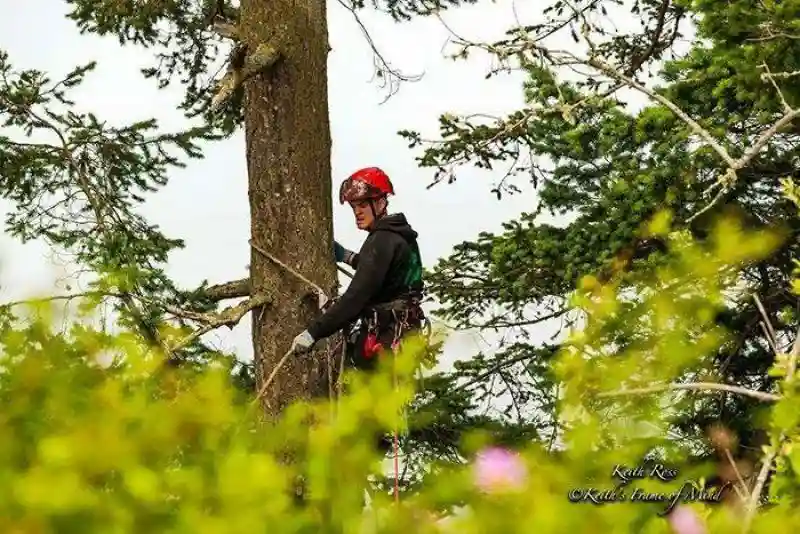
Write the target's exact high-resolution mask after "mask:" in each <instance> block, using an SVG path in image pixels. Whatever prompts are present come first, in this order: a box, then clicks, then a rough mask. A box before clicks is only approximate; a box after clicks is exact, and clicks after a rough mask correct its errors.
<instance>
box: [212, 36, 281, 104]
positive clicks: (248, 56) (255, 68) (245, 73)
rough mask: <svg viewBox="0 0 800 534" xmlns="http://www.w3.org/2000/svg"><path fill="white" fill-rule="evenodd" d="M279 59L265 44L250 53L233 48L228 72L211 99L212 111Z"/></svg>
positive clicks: (278, 53)
mask: <svg viewBox="0 0 800 534" xmlns="http://www.w3.org/2000/svg"><path fill="white" fill-rule="evenodd" d="M280 58H281V54H280V52H278V50H277V49H276V48H275V47H273V46H271V45H268V44H266V43H261V44H259V45H258V46H257V47H256V49H255V50H254V51H253V52H252V53H248V52H247V47H245V46H237V47H235V48H234V49H233V51H232V52H231V57H230V59H229V61H228V71H227V72H226V73H225V76H223V77H222V80H220V83H219V88H218V89H217V94H215V95H214V98H212V99H211V109H212V111H216V110H217V109H219V108H220V107H221V106H222V105H223V104H225V102H228V101H229V100H231V97H233V95H234V93H236V92H237V91H240V90H241V89H242V85H243V84H244V82H245V81H247V80H248V79H250V78H252V77H253V76H256V75H258V74H261V73H262V72H266V71H267V70H269V69H270V68H272V67H273V66H274V65H275V64H276V63H277V62H278V61H279V60H280Z"/></svg>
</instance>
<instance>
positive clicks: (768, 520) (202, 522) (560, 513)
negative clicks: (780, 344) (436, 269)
mask: <svg viewBox="0 0 800 534" xmlns="http://www.w3.org/2000/svg"><path fill="white" fill-rule="evenodd" d="M665 239H666V240H667V241H668V242H669V252H668V254H667V255H666V256H665V260H664V261H663V262H662V264H661V265H660V266H659V267H657V268H652V269H650V270H649V271H648V272H647V273H646V274H644V273H643V274H642V275H641V276H640V277H638V278H637V280H636V281H633V282H631V284H632V285H633V286H635V287H637V288H638V289H639V290H640V291H639V292H638V293H637V294H638V295H641V297H640V298H634V299H631V298H630V294H629V293H626V292H625V291H621V287H620V286H619V284H618V283H617V282H616V281H614V282H611V283H609V284H602V283H600V282H599V281H598V280H597V279H591V278H588V279H586V280H584V281H583V283H582V284H581V288H580V289H579V290H578V291H577V292H576V293H575V294H574V297H573V299H572V302H573V303H574V306H575V309H576V311H580V313H582V314H584V317H585V319H586V325H587V326H586V328H584V329H582V330H575V331H574V333H573V335H572V336H571V337H570V339H569V341H568V342H567V343H566V344H565V345H564V347H563V348H562V350H561V351H560V352H559V354H558V356H557V360H556V362H557V363H556V365H555V367H553V368H552V370H553V372H554V376H555V377H557V380H559V381H560V382H561V384H562V385H563V389H562V392H563V394H562V395H561V397H560V400H559V411H560V412H561V413H562V416H563V421H564V424H565V426H566V430H565V432H564V433H562V434H561V435H560V437H559V439H558V441H559V446H558V448H559V449H560V451H559V452H558V453H556V454H553V453H552V452H548V451H547V450H546V449H545V448H543V447H541V446H540V445H538V444H536V443H535V442H530V441H528V442H527V444H526V446H525V447H520V449H519V450H520V453H521V457H520V458H521V459H522V460H523V461H524V466H512V467H514V469H517V472H516V474H514V476H511V473H508V472H507V470H508V466H506V467H503V466H501V465H499V464H497V463H495V464H490V463H487V460H482V459H481V457H479V456H476V453H477V452H479V451H481V450H485V449H484V448H485V446H486V445H487V444H488V443H491V442H492V441H493V440H492V439H491V438H488V439H487V436H486V435H485V434H481V433H477V434H475V433H472V434H470V435H467V436H465V438H464V439H462V440H461V442H460V448H461V454H460V458H459V460H460V461H459V462H458V463H457V464H450V465H447V464H443V463H438V464H433V465H431V466H430V467H429V470H428V472H427V474H426V481H425V484H423V485H422V486H421V487H420V488H419V489H418V491H416V492H414V493H413V494H412V493H405V492H404V493H403V494H402V496H401V501H400V504H399V505H397V504H394V503H393V502H392V497H391V495H387V494H384V493H382V492H378V491H375V490H372V497H373V502H372V505H371V508H370V509H368V510H364V508H363V496H364V489H365V487H367V486H368V485H369V484H368V482H367V481H368V479H369V478H371V477H372V478H374V477H378V476H380V475H381V473H382V469H381V467H380V462H378V461H377V460H379V458H378V457H377V455H375V454H374V452H373V451H372V448H371V447H372V439H371V437H370V436H372V435H373V432H391V431H392V430H393V429H395V428H399V429H400V431H401V432H403V431H404V430H405V429H406V427H405V425H403V422H402V421H403V420H402V418H400V417H399V411H400V409H401V407H402V406H403V405H405V404H406V403H407V402H408V401H410V400H411V399H412V395H413V388H412V386H413V384H414V381H413V380H412V376H413V370H414V368H415V367H416V365H417V360H418V358H419V357H420V354H421V353H420V349H421V348H422V346H421V345H419V344H418V343H417V342H416V341H415V340H413V339H409V340H407V341H406V344H405V345H404V347H405V348H404V350H403V351H402V352H401V354H399V355H398V357H397V358H396V359H395V360H391V359H385V360H384V366H383V367H382V369H381V371H380V372H379V373H377V374H375V375H373V376H370V377H367V376H363V375H357V374H351V375H348V376H347V378H346V380H347V383H348V385H347V387H346V388H345V391H346V393H345V394H344V395H343V396H342V397H341V398H340V399H339V400H338V401H336V402H334V403H329V402H328V401H319V402H315V403H312V404H308V403H302V404H296V405H293V406H292V407H290V409H288V410H287V411H286V412H285V413H284V414H283V415H282V416H281V417H280V418H279V419H277V420H271V421H264V420H261V418H260V413H261V410H260V408H259V407H258V406H257V405H253V399H252V397H251V396H250V395H249V394H247V395H245V394H242V393H241V392H240V391H237V390H236V389H234V388H233V387H232V386H231V384H230V381H229V378H228V374H229V369H228V368H227V367H226V366H224V365H222V366H211V367H207V368H205V369H204V370H202V371H199V372H189V371H188V370H187V369H174V368H171V367H164V366H163V365H162V362H163V356H162V355H160V354H159V352H158V351H154V350H153V348H152V347H151V346H148V345H143V344H142V343H141V341H140V339H139V337H138V336H136V335H131V334H130V333H128V332H121V333H118V334H115V335H109V334H107V333H103V332H97V331H94V330H93V329H92V328H91V327H88V326H86V324H85V322H84V318H81V317H72V318H69V319H70V320H69V321H68V322H67V323H66V324H68V326H67V327H66V329H64V330H62V331H60V332H58V331H55V330H54V329H53V328H52V327H51V326H50V325H51V324H56V322H55V321H54V319H55V317H53V316H52V314H51V312H50V310H49V308H47V307H46V306H35V307H32V308H31V309H30V310H29V313H28V315H27V316H25V317H12V316H10V315H8V314H6V315H4V316H3V318H4V320H3V322H2V325H0V350H1V351H2V352H1V354H2V365H3V372H2V373H1V374H0V397H2V401H3V405H4V410H3V413H2V416H1V417H0V432H2V434H3V439H2V443H3V445H2V448H3V454H2V455H0V476H1V477H2V479H3V481H4V483H3V484H0V491H1V492H2V493H3V498H2V499H0V509H1V510H2V513H0V518H2V519H0V524H1V525H2V528H3V530H4V531H9V532H12V531H38V532H42V531H58V532H72V531H76V532H77V531H80V532H120V533H122V532H141V531H143V530H147V531H162V532H174V533H181V532H198V531H199V532H217V531H225V532H267V531H269V532H275V531H279V532H287V533H291V532H298V533H300V532H374V533H378V532H380V533H391V532H397V533H400V532H409V531H414V532H488V531H499V532H512V533H513V532H545V533H546V532H553V533H555V532H564V531H565V530H566V529H569V530H570V531H573V530H574V531H579V532H580V531H585V532H590V531H591V532H598V531H602V532H652V533H658V532H667V531H668V527H667V523H666V521H665V520H664V517H663V513H664V512H665V511H667V510H668V509H673V508H675V507H676V506H678V505H680V504H686V502H684V501H693V500H694V501H697V499H693V498H692V497H691V496H690V494H691V487H693V486H691V484H692V482H694V483H696V484H698V485H699V486H697V488H699V487H701V486H702V485H703V484H704V482H703V480H705V481H707V484H709V485H707V486H706V488H707V490H708V491H709V492H711V491H712V489H713V487H717V488H719V487H720V486H725V488H726V489H725V492H726V493H723V494H722V495H724V496H725V502H726V503H727V504H720V503H715V502H711V501H710V499H711V497H709V499H708V502H706V503H705V504H704V503H701V502H691V503H690V506H692V507H693V508H694V509H695V510H697V511H698V512H699V513H700V514H701V515H703V516H707V521H708V524H709V526H710V527H711V528H710V530H709V532H728V531H730V529H731V528H733V527H735V526H737V525H739V524H740V523H741V519H740V518H739V517H737V515H736V512H735V509H734V508H733V507H732V505H731V503H730V499H731V498H732V496H733V495H734V492H733V490H732V489H731V486H730V484H727V485H726V484H725V482H726V480H725V479H724V478H723V479H721V480H720V479H719V478H718V479H717V480H716V481H715V482H712V478H713V476H714V473H715V471H716V469H715V465H714V464H713V463H702V464H687V463H686V458H687V456H688V454H689V452H690V449H691V448H692V447H693V446H708V444H707V443H706V444H704V443H692V442H691V441H690V440H689V441H684V440H675V439H670V438H668V437H667V436H666V435H665V434H666V432H665V431H666V429H667V428H668V427H669V424H670V421H671V419H672V418H674V417H675V416H676V415H677V414H679V413H680V412H681V411H682V410H683V409H685V408H684V407H685V406H690V405H692V404H694V403H698V402H702V401H703V395H701V394H699V393H698V392H680V391H671V392H670V391H667V392H662V393H660V394H659V393H658V392H651V393H649V394H646V395H641V394H639V395H636V394H635V393H628V394H622V395H621V396H611V397H609V396H608V393H609V392H611V390H617V389H618V388H619V387H620V386H624V387H625V388H634V387H637V386H639V385H642V384H646V385H648V386H652V385H653V384H654V383H655V384H668V383H670V382H673V381H674V380H676V379H677V378H678V377H680V376H685V375H686V374H687V373H688V374H693V375H694V376H700V375H702V373H703V372H706V371H708V370H709V361H710V360H709V358H710V357H712V356H713V355H714V353H715V351H716V350H717V348H718V346H719V345H720V344H721V343H723V342H724V339H725V337H726V336H727V335H728V334H729V333H728V332H726V331H725V329H723V328H721V327H719V326H718V325H716V324H715V322H714V320H713V319H714V314H715V311H716V310H717V309H719V307H720V305H721V304H722V303H723V302H724V301H725V300H726V299H727V298H729V297H728V295H729V294H730V292H731V290H732V289H733V288H732V286H731V283H732V282H734V281H735V280H736V276H735V275H736V273H737V272H738V271H740V270H741V269H742V268H743V267H744V266H746V265H747V264H749V263H752V262H754V261H759V260H760V259H761V258H763V257H765V256H767V255H768V254H769V253H770V251H771V249H773V248H774V247H775V246H776V245H777V244H778V238H777V236H775V235H773V234H769V233H748V232H743V231H742V228H741V227H740V226H738V225H737V224H735V221H730V220H729V221H723V223H722V224H720V225H718V226H717V227H716V229H715V231H714V233H713V239H712V243H713V245H702V244H698V243H697V242H696V241H694V240H692V239H691V238H690V237H689V236H687V235H686V233H685V232H675V233H672V234H669V235H667V236H665ZM699 260H702V261H699ZM57 322H58V323H61V324H64V322H63V321H57ZM174 335H177V333H174V332H173V333H170V332H166V331H165V332H164V336H165V338H167V339H168V338H170V337H172V336H174ZM392 361H394V365H386V364H388V363H390V362H392ZM791 361H792V360H791V359H790V358H788V357H787V355H780V354H779V355H778V357H777V358H776V360H775V362H774V370H775V375H776V376H777V377H779V380H780V381H781V387H780V388H779V393H780V395H782V399H781V400H780V401H779V402H777V403H775V404H774V405H773V406H772V407H771V408H770V413H771V418H770V424H769V433H770V436H771V440H772V445H771V447H772V448H773V449H774V450H775V451H776V452H777V456H778V466H779V468H778V473H777V475H776V476H775V478H774V482H773V484H772V485H771V486H770V492H771V495H770V502H771V506H770V507H769V508H766V509H764V510H763V511H762V512H760V513H759V514H758V516H757V517H756V519H755V522H754V523H753V528H752V530H750V531H751V532H773V531H775V530H776V529H781V530H780V531H791V529H792V527H796V526H798V524H797V517H796V514H795V513H794V509H795V506H796V502H795V501H796V498H797V492H796V488H797V487H798V484H800V474H798V472H797V471H796V463H797V462H796V458H795V456H796V454H795V452H794V451H796V446H797V445H798V444H800V441H799V440H800V434H798V431H800V427H799V426H798V420H797V417H796V414H797V413H798V411H799V410H798V408H800V398H798V396H797V395H798V391H797V387H796V384H797V381H796V378H794V370H793V368H792V365H793V364H790V362H791ZM705 393H706V394H707V395H708V396H711V397H713V396H715V395H719V393H714V392H705ZM602 394H605V395H606V396H603V395H602ZM732 452H733V454H736V450H735V448H734V449H733V450H732ZM645 460H646V461H648V462H651V463H650V464H648V465H650V466H651V467H650V468H651V469H652V465H653V464H652V462H661V463H664V464H665V465H666V466H667V467H669V468H671V469H677V470H678V472H677V475H675V476H674V477H672V478H671V480H668V481H658V480H653V479H652V478H644V479H636V480H633V481H631V482H630V483H628V484H627V485H625V486H624V487H623V488H621V489H622V491H623V492H625V494H626V495H627V497H626V498H625V499H624V501H625V502H614V503H612V502H606V503H605V505H603V506H598V505H594V504H591V503H590V502H588V501H586V500H585V501H582V502H570V498H569V497H568V496H569V495H572V496H573V497H572V499H573V500H576V499H577V500H581V499H579V497H580V495H583V494H578V493H576V491H577V490H580V489H581V488H583V489H584V490H586V489H587V488H595V489H597V490H598V491H601V490H606V489H610V490H613V489H614V488H615V486H616V485H617V484H618V483H619V480H615V478H614V476H612V475H613V473H614V468H615V466H617V465H627V466H630V467H634V466H636V465H639V464H641V463H642V462H643V461H645ZM487 469H488V470H489V471H490V473H489V474H491V473H493V474H494V475H495V476H496V477H498V478H499V479H501V480H502V479H505V481H506V483H505V485H500V484H499V483H498V482H495V483H492V482H491V481H487V480H485V479H486V475H487V473H486V470H487ZM298 479H302V481H303V482H302V485H301V487H303V488H305V491H304V493H303V500H302V501H301V502H298V501H297V499H296V498H294V496H293V495H294V493H295V490H296V487H297V481H298ZM636 488H638V491H639V492H648V493H650V494H651V495H658V494H661V495H664V496H665V498H667V499H670V500H667V501H662V502H653V501H652V500H651V502H642V501H640V502H633V501H634V500H635V498H634V497H633V494H634V492H635V491H637V490H636ZM681 488H683V489H682V490H681ZM617 489H619V488H617ZM681 491H682V493H681ZM675 492H678V493H677V495H679V497H678V498H677V501H676V502H675V503H672V500H671V498H670V495H671V494H674V493H675ZM709 495H711V496H712V497H713V495H714V494H713V492H712V493H709ZM532 497H533V498H532ZM454 507H466V508H467V509H468V513H467V514H466V515H461V516H458V517H451V518H449V519H448V523H446V524H445V523H444V522H441V521H439V522H437V520H439V519H440V518H441V514H442V513H445V514H447V512H448V511H450V510H452V509H454Z"/></svg>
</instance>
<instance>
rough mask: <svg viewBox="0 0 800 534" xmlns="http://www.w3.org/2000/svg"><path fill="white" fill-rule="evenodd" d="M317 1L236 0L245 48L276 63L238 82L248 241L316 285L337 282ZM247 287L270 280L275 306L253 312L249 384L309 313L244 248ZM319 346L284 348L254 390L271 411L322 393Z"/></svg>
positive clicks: (310, 296) (308, 295)
mask: <svg viewBox="0 0 800 534" xmlns="http://www.w3.org/2000/svg"><path fill="white" fill-rule="evenodd" d="M326 16H327V14H326V9H325V0H242V2H241V9H240V21H241V22H240V26H241V31H242V42H243V43H245V44H246V45H247V48H248V50H255V49H256V48H257V47H258V46H259V45H264V44H267V45H269V46H272V47H274V49H275V50H276V51H277V52H278V53H279V54H280V56H281V57H280V59H279V61H278V62H277V63H276V64H275V65H274V66H273V67H272V68H271V69H269V70H267V71H266V72H264V73H261V74H257V75H255V76H253V77H251V78H249V79H248V80H246V81H245V83H244V88H245V102H244V111H245V139H246V144H247V166H248V175H249V183H248V185H249V198H250V216H251V223H250V224H251V238H252V240H253V243H254V244H255V245H257V246H259V247H261V248H263V249H265V250H266V251H268V252H269V253H271V254H272V255H274V256H275V257H276V258H277V259H279V260H280V261H282V262H283V263H285V264H286V265H288V266H290V267H292V268H293V269H295V270H296V271H297V272H299V273H300V274H302V275H303V276H305V277H306V278H308V279H309V280H311V281H313V282H314V283H315V284H317V285H319V286H320V287H322V288H323V289H324V290H325V291H326V293H328V295H329V296H330V293H329V292H330V290H331V289H332V288H333V287H334V285H335V283H336V268H335V264H334V261H333V252H332V251H333V247H332V240H333V221H332V218H333V215H332V205H331V204H332V203H331V176H330V174H331V168H330V152H331V139H330V126H329V122H328V86H327V56H328V29H327V21H326ZM250 280H251V284H252V286H251V288H252V291H253V293H254V294H255V293H257V292H259V291H260V290H262V289H267V288H274V291H275V293H274V294H275V295H277V296H278V299H277V302H276V303H275V305H274V306H271V307H270V308H268V309H265V310H264V311H263V313H262V312H261V311H260V310H258V309H256V310H254V312H253V317H252V319H253V348H254V358H255V363H256V368H257V369H258V386H259V388H260V387H261V385H262V383H263V381H264V380H265V378H266V377H267V376H269V374H270V373H271V372H272V370H273V369H274V367H275V365H277V363H278V361H279V360H280V359H281V358H282V357H283V355H284V354H285V353H286V351H287V350H288V349H289V347H290V345H291V342H292V339H293V338H294V336H296V335H297V334H299V333H300V332H302V331H303V329H304V328H305V327H306V325H307V322H308V321H309V320H311V319H312V318H313V317H314V316H315V315H316V314H317V313H319V312H318V305H317V298H316V295H315V294H314V292H313V289H312V288H310V287H308V286H307V285H306V284H304V283H303V282H301V281H300V280H298V279H297V278H296V277H295V276H293V275H292V274H291V273H289V272H287V271H286V270H285V269H283V268H282V267H280V266H278V265H276V264H275V263H273V262H272V261H271V260H270V259H269V258H267V257H265V256H264V255H263V254H261V253H259V252H258V251H257V250H255V249H253V248H251V259H250ZM326 368H327V366H326V362H325V359H324V358H321V357H320V354H319V351H317V353H316V354H311V355H308V356H293V357H291V358H289V361H287V362H286V365H285V366H284V367H283V368H282V369H281V370H280V371H279V372H278V373H277V374H276V376H275V379H274V381H273V383H272V385H271V386H270V388H269V390H268V391H266V392H265V394H264V397H263V399H264V400H263V404H264V408H265V410H266V411H267V412H268V413H272V414H275V413H277V412H279V411H280V410H281V409H282V408H284V407H285V406H286V405H287V404H289V403H290V402H292V401H293V400H296V399H301V398H309V397H310V396H316V395H325V394H326V393H327V380H326V374H325V369H326Z"/></svg>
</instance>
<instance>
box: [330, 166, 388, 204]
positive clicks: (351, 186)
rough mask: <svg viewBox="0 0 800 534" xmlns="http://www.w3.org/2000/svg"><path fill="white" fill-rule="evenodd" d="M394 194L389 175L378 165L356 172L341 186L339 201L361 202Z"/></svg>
mask: <svg viewBox="0 0 800 534" xmlns="http://www.w3.org/2000/svg"><path fill="white" fill-rule="evenodd" d="M387 195H394V187H392V181H391V180H389V177H388V176H387V175H386V173H385V172H383V171H382V170H381V169H379V168H378V167H367V168H366V169H361V170H358V171H356V172H354V173H353V174H352V175H350V177H349V178H348V179H347V180H345V181H344V182H342V186H341V187H340V188H339V202H341V203H342V204H344V203H345V202H359V201H362V200H373V199H376V198H381V197H385V196H387Z"/></svg>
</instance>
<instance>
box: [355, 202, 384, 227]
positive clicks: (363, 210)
mask: <svg viewBox="0 0 800 534" xmlns="http://www.w3.org/2000/svg"><path fill="white" fill-rule="evenodd" d="M370 204H373V205H374V206H375V212H373V211H372V206H371V205H370ZM350 207H351V208H353V215H355V217H356V226H358V229H359V230H369V229H370V228H371V227H372V225H373V223H374V222H375V214H376V213H380V212H381V210H383V209H384V208H385V201H384V200H383V199H378V200H374V201H372V202H370V201H369V200H362V201H360V202H351V203H350Z"/></svg>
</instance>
